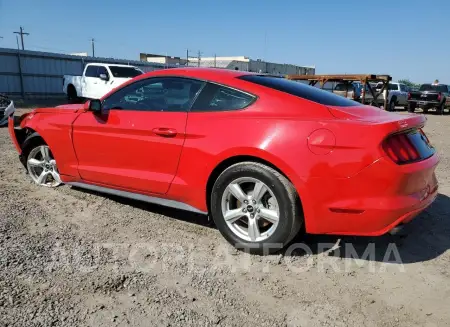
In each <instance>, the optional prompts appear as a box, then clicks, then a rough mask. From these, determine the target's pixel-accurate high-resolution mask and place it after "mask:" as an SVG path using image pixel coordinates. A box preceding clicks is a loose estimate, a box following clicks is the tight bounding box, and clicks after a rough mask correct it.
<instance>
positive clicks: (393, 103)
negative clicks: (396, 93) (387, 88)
mask: <svg viewBox="0 0 450 327" xmlns="http://www.w3.org/2000/svg"><path fill="white" fill-rule="evenodd" d="M388 110H389V111H395V100H391V102H389V107H388Z"/></svg>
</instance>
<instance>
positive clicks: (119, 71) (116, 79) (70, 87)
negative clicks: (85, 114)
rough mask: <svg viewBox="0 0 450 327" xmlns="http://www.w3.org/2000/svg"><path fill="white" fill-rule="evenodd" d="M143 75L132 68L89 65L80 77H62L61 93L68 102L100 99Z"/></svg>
mask: <svg viewBox="0 0 450 327" xmlns="http://www.w3.org/2000/svg"><path fill="white" fill-rule="evenodd" d="M141 74H143V72H142V71H141V70H140V69H138V68H136V67H134V66H127V65H116V64H101V63H90V64H87V65H86V67H85V68H84V71H83V75H82V76H73V75H64V78H63V92H64V93H65V94H67V98H68V99H69V101H74V100H76V99H78V98H85V99H100V98H101V97H102V96H104V95H105V94H106V93H108V92H109V91H111V90H112V89H114V88H116V87H117V86H119V85H121V84H122V83H124V82H126V81H128V80H130V79H132V78H133V77H136V76H138V75H141Z"/></svg>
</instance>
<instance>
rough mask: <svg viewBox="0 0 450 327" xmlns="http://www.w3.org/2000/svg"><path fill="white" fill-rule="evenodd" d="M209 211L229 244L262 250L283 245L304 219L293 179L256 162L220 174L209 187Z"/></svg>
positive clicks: (271, 249)
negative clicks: (211, 186)
mask: <svg viewBox="0 0 450 327" xmlns="http://www.w3.org/2000/svg"><path fill="white" fill-rule="evenodd" d="M211 215H212V218H213V220H214V222H215V224H216V226H217V228H218V229H219V231H220V232H221V233H222V235H223V236H224V237H225V238H226V239H227V240H228V241H229V242H230V243H231V244H232V245H234V246H235V247H237V248H240V249H243V250H249V251H250V252H252V253H263V254H267V253H272V252H276V251H278V250H279V249H281V248H282V247H284V246H285V245H286V244H287V243H289V242H290V241H291V240H292V238H293V237H294V236H295V235H296V234H297V233H298V231H299V230H300V227H301V225H302V223H303V216H302V211H301V204H300V200H299V198H298V194H297V192H296V190H295V188H294V186H293V185H292V183H291V182H290V181H289V180H288V179H287V178H286V176H284V175H282V174H281V173H280V172H278V171H276V170H275V169H273V168H271V167H268V166H266V165H264V164H261V163H257V162H240V163H237V164H234V165H232V166H230V167H228V168H227V169H225V170H224V171H223V172H222V173H221V174H220V175H219V177H218V178H217V180H216V182H215V184H214V186H213V188H212V190H211Z"/></svg>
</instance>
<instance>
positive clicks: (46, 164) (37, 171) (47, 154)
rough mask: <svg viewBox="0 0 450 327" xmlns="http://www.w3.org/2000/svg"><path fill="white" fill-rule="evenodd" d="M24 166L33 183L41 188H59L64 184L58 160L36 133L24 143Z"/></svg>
mask: <svg viewBox="0 0 450 327" xmlns="http://www.w3.org/2000/svg"><path fill="white" fill-rule="evenodd" d="M24 145H25V146H24V147H23V150H22V154H23V157H24V165H25V167H26V169H27V171H28V174H29V175H30V177H31V179H32V181H33V182H34V183H35V184H37V185H39V186H46V187H57V186H59V185H61V184H62V181H61V178H60V175H59V171H58V168H57V166H56V160H55V158H54V156H53V154H52V152H51V150H50V148H49V146H48V145H47V144H45V142H44V141H43V140H42V138H41V137H39V136H37V135H36V133H34V134H32V135H30V136H29V137H28V138H27V139H25V141H24Z"/></svg>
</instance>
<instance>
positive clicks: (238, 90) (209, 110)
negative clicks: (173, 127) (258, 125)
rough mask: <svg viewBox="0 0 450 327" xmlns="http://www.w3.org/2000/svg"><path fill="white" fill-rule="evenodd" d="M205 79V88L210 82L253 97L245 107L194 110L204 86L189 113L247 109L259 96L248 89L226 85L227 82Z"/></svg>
mask: <svg viewBox="0 0 450 327" xmlns="http://www.w3.org/2000/svg"><path fill="white" fill-rule="evenodd" d="M204 81H205V82H206V83H205V85H204V86H203V88H205V87H206V85H207V83H209V84H213V85H217V86H219V87H224V88H227V89H230V90H233V91H236V92H240V93H243V94H245V95H248V96H250V97H252V100H251V101H249V103H248V104H247V105H246V106H245V107H242V108H239V109H224V110H217V109H208V110H202V111H193V110H192V107H193V106H194V104H195V102H196V101H197V99H198V97H199V96H200V94H201V93H202V91H203V88H202V89H201V91H200V92H199V93H198V94H197V97H196V99H195V101H194V102H193V103H192V105H191V107H190V108H189V113H193V114H195V113H202V112H230V111H241V110H245V109H247V108H248V107H250V106H251V105H252V104H254V103H255V102H256V101H257V100H258V96H257V95H255V94H252V93H249V92H247V91H243V90H241V89H238V88H235V87H232V86H229V85H225V84H222V83H217V82H214V81H208V80H204Z"/></svg>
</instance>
